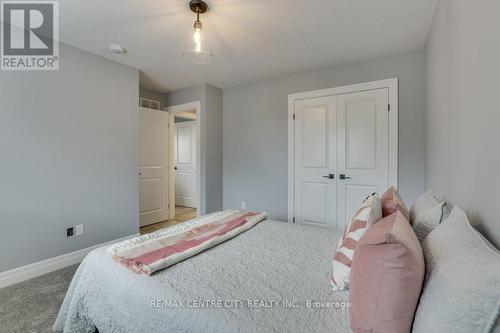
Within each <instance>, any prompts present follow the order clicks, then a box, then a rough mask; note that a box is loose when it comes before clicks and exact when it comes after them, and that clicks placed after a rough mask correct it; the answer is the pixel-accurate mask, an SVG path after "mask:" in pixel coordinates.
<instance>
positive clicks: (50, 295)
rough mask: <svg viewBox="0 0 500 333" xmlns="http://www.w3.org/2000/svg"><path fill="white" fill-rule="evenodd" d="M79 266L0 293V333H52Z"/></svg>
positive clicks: (64, 269) (19, 284)
mask: <svg viewBox="0 0 500 333" xmlns="http://www.w3.org/2000/svg"><path fill="white" fill-rule="evenodd" d="M77 268H78V265H74V266H69V267H66V268H63V269H61V270H59V271H55V272H52V273H49V274H46V275H42V276H39V277H36V278H34V279H31V280H28V281H24V282H21V283H18V284H15V285H12V286H9V287H7V288H2V289H0V332H2V333H30V332H37V333H38V332H42V333H45V332H47V333H48V332H52V325H53V324H54V321H55V320H56V316H57V313H58V312H59V307H60V306H61V303H62V301H63V299H64V296H65V295H66V291H67V290H68V287H69V284H70V282H71V279H72V278H73V275H74V274H75V271H76V269H77Z"/></svg>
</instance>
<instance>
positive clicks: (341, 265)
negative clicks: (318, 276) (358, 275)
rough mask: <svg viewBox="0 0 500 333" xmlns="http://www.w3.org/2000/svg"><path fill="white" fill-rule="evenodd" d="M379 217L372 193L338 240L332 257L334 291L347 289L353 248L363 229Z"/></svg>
mask: <svg viewBox="0 0 500 333" xmlns="http://www.w3.org/2000/svg"><path fill="white" fill-rule="evenodd" d="M380 219H382V205H381V203H380V198H379V197H378V194H376V193H373V194H372V195H370V196H369V197H368V198H366V200H365V201H363V203H362V204H361V207H359V209H358V210H357V211H356V213H355V214H354V215H353V217H352V220H351V222H350V223H349V224H348V225H347V226H346V227H345V229H344V234H343V235H342V237H341V238H340V239H339V241H338V244H337V250H336V252H335V256H334V257H333V270H332V276H331V283H332V289H333V290H334V291H340V290H347V289H349V275H350V273H351V262H352V257H353V254H354V248H355V247H356V245H357V243H358V241H359V239H360V238H361V236H363V234H364V233H365V231H366V230H367V229H368V228H369V227H370V226H371V225H373V224H374V223H375V222H377V221H379V220H380Z"/></svg>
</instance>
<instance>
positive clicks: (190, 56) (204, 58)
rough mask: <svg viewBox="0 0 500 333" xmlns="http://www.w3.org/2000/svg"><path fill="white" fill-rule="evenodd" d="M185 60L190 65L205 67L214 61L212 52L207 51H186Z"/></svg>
mask: <svg viewBox="0 0 500 333" xmlns="http://www.w3.org/2000/svg"><path fill="white" fill-rule="evenodd" d="M183 57H184V59H186V61H189V62H190V63H193V64H196V65H204V64H208V63H209V62H210V61H212V58H213V56H212V52H210V51H207V50H201V49H200V50H199V51H198V50H196V49H195V50H186V51H184V54H183Z"/></svg>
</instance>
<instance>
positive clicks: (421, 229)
mask: <svg viewBox="0 0 500 333" xmlns="http://www.w3.org/2000/svg"><path fill="white" fill-rule="evenodd" d="M445 205H446V204H445V202H440V201H438V200H437V199H436V197H435V196H434V194H433V193H432V192H431V191H429V192H426V193H424V194H423V195H422V196H421V197H420V198H419V199H418V200H417V201H416V202H415V203H414V204H413V206H412V207H411V209H410V223H411V225H412V227H413V230H414V231H415V234H416V235H417V238H418V240H419V241H420V243H422V242H423V241H424V239H425V237H427V235H428V234H429V233H430V232H431V231H432V230H433V229H434V228H436V227H437V226H438V225H439V223H441V221H442V219H443V209H444V207H445Z"/></svg>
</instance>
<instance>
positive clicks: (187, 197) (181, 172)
mask: <svg viewBox="0 0 500 333" xmlns="http://www.w3.org/2000/svg"><path fill="white" fill-rule="evenodd" d="M174 138H175V139H174V140H175V143H174V147H175V148H174V156H175V157H174V159H175V202H176V204H177V205H180V206H185V207H192V208H196V122H195V121H188V122H182V123H176V124H175V136H174Z"/></svg>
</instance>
